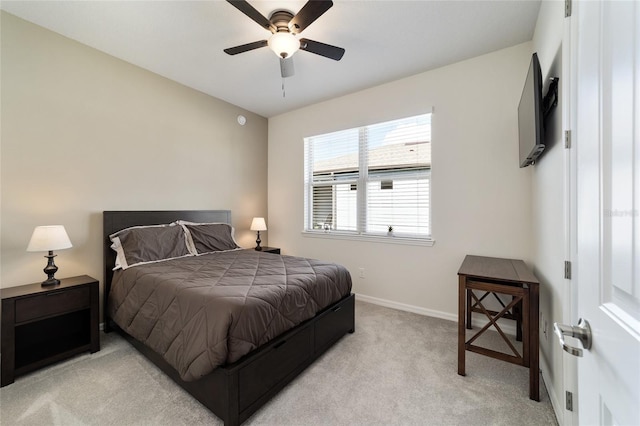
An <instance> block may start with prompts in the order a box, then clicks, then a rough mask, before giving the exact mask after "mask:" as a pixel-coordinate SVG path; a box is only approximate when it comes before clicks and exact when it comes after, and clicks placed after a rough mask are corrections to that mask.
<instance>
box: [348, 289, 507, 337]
mask: <svg viewBox="0 0 640 426" xmlns="http://www.w3.org/2000/svg"><path fill="white" fill-rule="evenodd" d="M356 299H357V300H362V301H363V302H367V303H372V304H374V305H380V306H384V307H386V308H392V309H398V310H400V311H406V312H413V313H414V314H419V315H424V316H427V317H434V318H441V319H445V320H449V321H454V322H458V315H456V314H451V313H449V312H442V311H436V310H433V309H427V308H423V307H421V306H414V305H407V304H406V303H400V302H394V301H392V300H387V299H380V298H378V297H373V296H367V295H364V294H360V293H356ZM488 322H489V321H487V320H486V319H483V318H482V317H480V315H474V316H473V318H472V320H471V324H472V325H473V327H475V328H482V327H484V326H485V324H487V323H488ZM498 324H500V328H501V329H502V331H504V332H505V333H507V334H509V335H511V336H515V335H516V326H515V324H514V322H513V321H511V320H498Z"/></svg>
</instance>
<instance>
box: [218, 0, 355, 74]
mask: <svg viewBox="0 0 640 426" xmlns="http://www.w3.org/2000/svg"><path fill="white" fill-rule="evenodd" d="M227 1H228V2H229V3H231V4H232V5H233V6H234V7H235V8H236V9H238V10H239V11H240V12H242V13H244V14H245V15H247V16H248V17H249V18H250V19H252V20H253V21H255V22H257V23H258V25H260V26H261V27H263V28H264V29H266V30H268V31H271V33H272V35H271V37H270V38H269V39H268V40H260V41H254V42H253V43H247V44H242V45H240V46H235V47H230V48H228V49H224V52H225V53H227V54H229V55H237V54H238V53H243V52H248V51H250V50H254V49H258V48H260V47H265V46H269V47H270V48H271V50H273V51H274V52H275V54H276V55H278V57H279V58H280V73H281V75H282V77H283V78H285V77H291V76H292V75H293V74H294V69H293V58H292V57H291V56H292V55H293V54H294V53H295V52H297V51H298V49H300V50H306V51H307V52H311V53H315V54H316V55H320V56H324V57H325V58H329V59H333V60H335V61H339V60H340V59H342V55H344V49H343V48H341V47H336V46H332V45H330V44H325V43H321V42H319V41H314V40H309V39H308V38H301V39H297V38H296V37H295V36H296V35H297V34H300V33H301V32H302V31H304V29H305V28H307V27H308V26H309V25H311V24H312V23H313V22H314V21H315V20H316V19H318V18H319V17H320V16H322V14H324V13H325V12H326V11H327V10H329V9H330V8H331V6H333V2H332V1H331V0H309V1H308V2H307V3H306V4H305V5H304V6H303V7H302V9H300V11H299V12H298V13H297V14H296V15H293V13H291V12H289V11H288V10H276V11H274V12H272V13H271V16H270V18H269V19H267V18H265V17H264V16H263V15H262V14H261V13H260V12H258V11H257V10H256V9H255V8H254V7H253V6H251V5H250V4H249V3H248V2H246V1H245V0H227Z"/></svg>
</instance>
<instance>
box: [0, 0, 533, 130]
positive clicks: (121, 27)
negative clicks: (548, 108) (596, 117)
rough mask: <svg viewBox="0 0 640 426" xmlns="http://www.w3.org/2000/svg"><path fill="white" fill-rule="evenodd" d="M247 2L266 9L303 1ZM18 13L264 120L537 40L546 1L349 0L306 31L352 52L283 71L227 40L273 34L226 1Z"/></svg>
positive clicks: (20, 7)
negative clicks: (233, 51) (231, 51)
mask: <svg viewBox="0 0 640 426" xmlns="http://www.w3.org/2000/svg"><path fill="white" fill-rule="evenodd" d="M249 2H250V3H251V4H252V5H253V6H254V7H255V8H256V9H257V10H258V11H259V12H261V13H262V14H263V15H264V16H266V17H269V15H270V14H271V12H272V11H274V10H276V9H288V10H290V11H292V12H293V13H294V14H295V13H296V12H297V11H298V10H300V9H301V8H302V6H303V5H304V4H305V0H279V1H271V0H270V1H262V0H249ZM0 6H1V8H2V9H3V10H5V11H7V12H9V13H11V14H13V15H16V16H18V17H20V18H23V19H25V20H27V21H30V22H33V23H35V24H37V25H40V26H42V27H45V28H48V29H50V30H52V31H55V32H57V33H60V34H62V35H64V36H66V37H69V38H71V39H74V40H77V41H79V42H81V43H83V44H86V45H89V46H91V47H94V48H96V49H98V50H101V51H103V52H106V53H108V54H110V55H113V56H115V57H117V58H120V59H123V60H125V61H127V62H130V63H132V64H135V65H138V66H140V67H142V68H145V69H147V70H149V71H152V72H154V73H156V74H160V75H162V76H164V77H167V78H169V79H171V80H175V81H177V82H180V83H182V84H184V85H186V86H188V87H192V88H194V89H197V90H199V91H202V92H204V93H207V94H209V95H211V96H215V97H217V98H220V99H223V100H225V101H227V102H230V103H232V104H235V105H237V106H240V107H242V108H245V109H247V110H249V111H253V112H255V113H257V114H260V115H262V116H265V117H272V116H274V115H277V114H280V113H283V112H286V111H290V110H293V109H296V108H299V107H302V106H305V105H310V104H313V103H316V102H319V101H322V100H325V99H330V98H334V97H337V96H341V95H345V94H347V93H352V92H355V91H358V90H361V89H364V88H367V87H372V86H375V85H378V84H382V83H385V82H388V81H392V80H396V79H398V78H402V77H406V76H409V75H413V74H417V73H420V72H423V71H426V70H429V69H433V68H437V67H440V66H443V65H447V64H451V63H454V62H458V61H461V60H464V59H468V58H472V57H474V56H478V55H481V54H484V53H488V52H492V51H495V50H498V49H502V48H505V47H509V46H513V45H516V44H519V43H522V42H525V41H529V40H531V38H532V37H533V31H534V27H535V23H536V19H537V16H538V10H539V8H540V0H531V1H529V0H506V1H497V0H488V1H485V0H467V1H465V0H443V1H427V0H424V1H419V0H413V1H402V0H386V1H374V0H366V1H353V0H334V5H333V7H332V8H331V9H329V10H328V11H327V12H326V13H325V14H324V15H322V16H321V17H320V18H319V19H318V20H317V21H315V22H314V23H313V24H312V25H310V26H309V27H308V28H307V29H306V30H305V31H304V32H303V33H302V35H301V36H302V37H305V38H309V39H312V40H316V41H321V42H324V43H328V44H332V45H336V46H340V47H343V48H344V49H346V53H345V55H344V57H343V58H342V60H341V61H339V62H336V61H333V60H331V59H326V58H323V57H321V56H318V55H314V54H312V53H309V52H304V51H299V52H297V53H296V54H295V55H294V56H293V57H292V58H293V60H294V63H295V71H296V73H295V75H294V76H293V77H290V78H287V79H285V80H284V85H285V92H286V97H283V92H282V83H283V79H282V78H281V77H280V68H279V61H278V58H277V57H276V55H275V54H274V53H273V52H272V51H271V50H270V49H268V48H261V49H257V50H253V51H250V52H245V53H242V54H239V55H236V56H229V55H227V54H225V53H224V52H223V51H222V49H224V48H226V47H232V46H236V45H240V44H244V43H249V42H252V41H257V40H264V39H267V38H268V36H269V35H270V33H269V32H268V31H267V30H265V29H263V28H262V27H260V26H259V25H258V24H256V23H255V22H254V21H252V20H250V19H249V18H248V17H246V16H245V15H243V14H242V13H241V12H240V11H238V10H237V9H236V8H234V7H233V6H231V5H230V4H229V3H227V2H226V1H222V0H209V1H5V0H3V1H2V3H1V4H0Z"/></svg>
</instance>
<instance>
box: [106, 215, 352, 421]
mask: <svg viewBox="0 0 640 426" xmlns="http://www.w3.org/2000/svg"><path fill="white" fill-rule="evenodd" d="M103 221H104V231H103V236H104V265H105V281H104V283H105V294H104V326H105V332H109V331H111V330H114V329H115V330H117V331H118V332H120V333H121V334H122V335H123V336H125V338H127V340H128V341H129V342H130V343H131V344H132V345H133V346H135V347H136V348H137V349H138V350H139V351H140V352H141V353H142V354H143V355H145V356H146V357H147V358H148V359H149V360H151V361H152V362H153V363H154V364H156V365H157V366H158V367H159V368H160V369H162V371H164V372H165V373H166V374H167V375H168V376H169V377H171V378H172V379H173V380H174V381H175V382H176V383H177V384H178V385H180V386H181V387H182V388H184V389H185V390H186V391H187V392H189V393H190V394H191V395H192V396H194V397H195V398H196V399H197V400H198V401H200V402H201V403H202V404H203V405H205V406H206V407H207V408H208V409H209V410H211V411H212V412H213V413H214V414H215V415H216V416H218V417H220V418H221V419H222V420H223V421H224V424H225V425H237V424H240V423H242V422H243V421H245V420H246V419H248V418H249V417H250V416H251V414H253V413H254V412H255V411H256V410H258V409H259V408H260V407H261V406H262V405H264V404H265V403H266V402H267V401H268V400H269V399H270V398H271V397H273V396H274V395H275V394H276V393H277V392H278V391H279V390H281V389H282V388H283V387H284V386H285V385H286V384H288V383H289V382H291V381H292V380H293V379H294V378H295V377H296V376H297V375H298V374H300V373H301V372H302V371H303V370H304V369H305V368H306V367H307V366H309V365H310V364H311V363H312V362H313V361H314V360H316V359H317V358H318V357H319V356H320V355H322V354H323V353H324V352H325V351H326V350H327V349H329V348H330V347H331V346H332V345H333V344H335V343H336V342H337V341H338V340H339V339H340V338H341V337H342V336H344V335H345V334H346V333H352V332H353V331H354V329H355V325H354V296H353V294H351V293H350V290H351V278H350V276H348V272H346V269H345V268H343V267H341V266H339V265H335V264H332V263H328V262H322V261H318V260H314V259H304V258H299V257H293V256H280V255H276V254H272V253H261V252H256V251H255V250H242V249H236V250H223V251H220V252H215V253H203V251H202V244H200V243H199V242H198V240H197V232H200V231H199V230H202V229H209V228H211V227H205V226H198V225H197V224H211V223H220V224H230V223H231V212H230V211H228V210H204V211H203V210H198V211H105V212H104V213H103ZM178 221H181V222H178ZM175 223H179V224H181V225H180V226H182V227H183V228H185V225H183V224H191V225H189V226H188V229H189V230H192V232H188V231H187V232H186V234H187V237H186V241H187V245H188V246H189V247H190V250H192V249H193V250H194V252H195V253H196V255H192V254H184V253H181V252H176V253H173V254H172V256H173V255H175V256H174V257H172V258H171V259H170V260H167V261H162V262H140V264H139V265H136V266H131V267H129V266H130V265H123V267H122V268H120V270H118V271H115V272H114V267H115V265H116V262H121V261H122V259H124V257H123V256H122V254H120V255H119V256H118V259H116V252H115V251H114V250H113V249H112V248H111V246H112V244H113V241H112V239H111V238H110V236H111V235H114V234H116V233H117V234H116V235H119V236H121V237H122V238H121V239H122V241H123V243H122V245H123V246H126V244H128V243H126V242H127V241H129V240H131V239H132V238H130V237H129V236H128V235H127V234H125V233H121V232H119V231H122V230H124V229H128V228H131V227H143V226H144V227H149V225H163V224H164V225H165V226H166V225H167V224H175ZM180 226H177V227H176V226H174V227H173V228H172V227H168V226H167V227H166V228H162V230H158V229H156V228H155V227H149V228H150V229H151V231H152V232H165V230H166V232H168V233H170V232H180V231H179V230H177V229H178V228H179V227H180ZM220 226H221V227H222V228H225V226H224V225H220ZM226 227H227V228H230V227H229V226H226ZM185 229H187V228H185ZM216 229H217V228H216ZM136 232H138V230H136ZM216 232H217V231H216ZM127 238H129V240H127ZM198 238H199V237H198ZM207 238H209V237H207ZM216 238H217V236H216ZM218 240H220V238H218V239H216V240H215V241H216V244H217V241H218ZM117 241H118V242H119V241H120V240H117ZM198 244H200V245H198ZM225 244H226V243H225ZM214 245H215V244H214ZM196 246H198V247H196ZM129 260H130V259H129ZM143 260H144V259H143ZM124 262H125V264H126V260H125V261H124ZM221 271H222V272H221ZM345 274H346V275H345ZM312 277H313V281H311V278H312ZM283 279H284V280H285V281H284V282H283V281H282V280H283ZM247 280H248V281H247ZM211 283H214V284H215V285H211ZM282 290H284V292H283V291H282ZM204 294H206V295H207V296H206V302H205V296H204ZM136 300H138V301H142V302H140V303H138V302H136ZM149 301H151V302H149ZM132 306H133V308H131V307H132ZM131 309H134V310H133V311H131ZM172 311H175V312H178V314H176V315H175V316H173V317H170V318H171V319H167V318H166V315H167V313H171V312H172ZM194 324H195V326H194ZM256 324H257V326H258V327H262V328H258V329H254V328H252V327H254V326H256ZM219 330H225V333H227V332H228V334H227V335H225V336H222V334H220V333H221V332H220V331H219ZM196 332H197V333H203V336H204V337H197V338H192V336H194V335H195V333H196ZM203 342H206V345H204V344H203ZM201 346H206V347H201Z"/></svg>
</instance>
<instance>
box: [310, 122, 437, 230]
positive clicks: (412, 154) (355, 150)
mask: <svg viewBox="0 0 640 426" xmlns="http://www.w3.org/2000/svg"><path fill="white" fill-rule="evenodd" d="M304 151H305V165H304V166H305V231H324V232H328V231H332V232H333V231H336V232H341V233H345V234H349V233H351V234H362V235H387V232H388V229H389V227H390V226H391V227H393V234H394V235H396V236H399V237H402V236H404V237H414V238H424V239H429V238H430V237H431V221H430V218H431V214H430V211H431V203H430V188H431V114H423V115H418V116H415V117H408V118H403V119H400V120H394V121H388V122H385V123H378V124H373V125H369V126H365V127H360V128H356V129H349V130H343V131H339V132H334V133H329V134H324V135H318V136H312V137H308V138H305V139H304Z"/></svg>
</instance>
